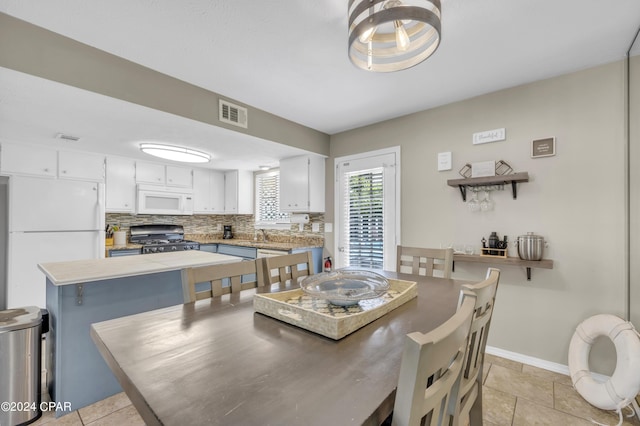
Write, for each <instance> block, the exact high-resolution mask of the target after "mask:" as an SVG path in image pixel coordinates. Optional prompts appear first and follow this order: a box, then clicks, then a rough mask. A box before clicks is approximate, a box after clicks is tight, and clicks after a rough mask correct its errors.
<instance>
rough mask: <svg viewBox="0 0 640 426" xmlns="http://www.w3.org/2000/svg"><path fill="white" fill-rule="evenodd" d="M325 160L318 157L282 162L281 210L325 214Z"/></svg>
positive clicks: (288, 159) (303, 156) (301, 157)
mask: <svg viewBox="0 0 640 426" xmlns="http://www.w3.org/2000/svg"><path fill="white" fill-rule="evenodd" d="M324 163H325V159H324V157H320V156H317V155H301V156H299V157H292V158H286V159H284V160H280V210H281V211H283V212H306V213H309V212H318V213H320V212H324V174H325V164H324Z"/></svg>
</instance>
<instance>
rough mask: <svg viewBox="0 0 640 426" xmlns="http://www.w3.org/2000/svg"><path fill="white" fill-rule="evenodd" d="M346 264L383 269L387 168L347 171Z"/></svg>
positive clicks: (345, 177) (345, 176)
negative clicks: (385, 179) (385, 173)
mask: <svg viewBox="0 0 640 426" xmlns="http://www.w3.org/2000/svg"><path fill="white" fill-rule="evenodd" d="M343 179H345V182H344V184H345V188H347V190H346V191H345V192H344V196H345V200H344V204H343V205H344V208H345V209H346V211H345V212H343V213H344V215H345V216H344V217H345V218H347V220H346V221H345V226H346V229H345V230H344V231H345V232H344V234H343V235H344V237H345V238H346V239H347V242H346V244H344V247H345V250H346V251H347V252H346V253H345V257H346V260H347V265H346V266H359V267H363V268H374V269H382V268H383V264H384V191H383V189H384V186H383V184H384V182H383V179H384V168H383V167H378V168H375V169H369V170H360V171H357V172H351V173H345V174H344V175H343Z"/></svg>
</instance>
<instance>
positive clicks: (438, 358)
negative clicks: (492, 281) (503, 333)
mask: <svg viewBox="0 0 640 426" xmlns="http://www.w3.org/2000/svg"><path fill="white" fill-rule="evenodd" d="M474 307H475V296H474V295H473V294H472V293H471V292H467V293H466V294H465V297H464V300H463V301H462V304H461V305H460V308H459V309H458V311H457V312H456V313H455V314H454V315H453V316H452V317H451V318H449V319H448V320H447V321H446V322H445V323H444V324H442V325H440V326H439V327H438V328H436V329H435V330H433V331H430V332H429V333H426V334H423V333H420V332H413V333H409V334H407V337H406V338H405V343H404V349H403V352H402V361H401V364H400V377H399V379H398V389H397V391H396V399H395V403H394V407H393V414H392V418H391V424H392V425H397V426H414V425H420V424H425V425H449V424H455V423H457V419H456V418H455V415H456V414H457V412H458V410H457V409H456V408H455V405H456V404H457V402H458V401H459V398H458V388H459V385H460V377H461V374H462V367H463V365H464V357H465V352H466V349H467V345H468V340H469V331H470V328H471V320H472V319H473V312H474ZM451 407H453V408H451ZM423 420H424V423H422V421H423Z"/></svg>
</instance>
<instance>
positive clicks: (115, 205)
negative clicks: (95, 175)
mask: <svg viewBox="0 0 640 426" xmlns="http://www.w3.org/2000/svg"><path fill="white" fill-rule="evenodd" d="M106 172H107V173H106V174H107V179H106V184H105V187H106V202H105V210H106V211H107V212H114V213H133V212H134V211H135V205H136V162H135V160H130V159H128V158H122V157H107V170H106Z"/></svg>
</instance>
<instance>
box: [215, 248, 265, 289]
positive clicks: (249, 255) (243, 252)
mask: <svg viewBox="0 0 640 426" xmlns="http://www.w3.org/2000/svg"><path fill="white" fill-rule="evenodd" d="M218 253H220V254H228V255H229V256H239V257H242V258H244V259H245V260H255V259H256V257H258V250H257V249H256V248H253V247H242V246H231V245H227V244H218ZM255 280H256V274H248V275H243V276H242V282H243V283H244V282H249V281H255ZM229 284H230V283H229V281H228V280H226V282H225V280H223V281H222V286H223V287H225V286H228V285H229Z"/></svg>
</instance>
